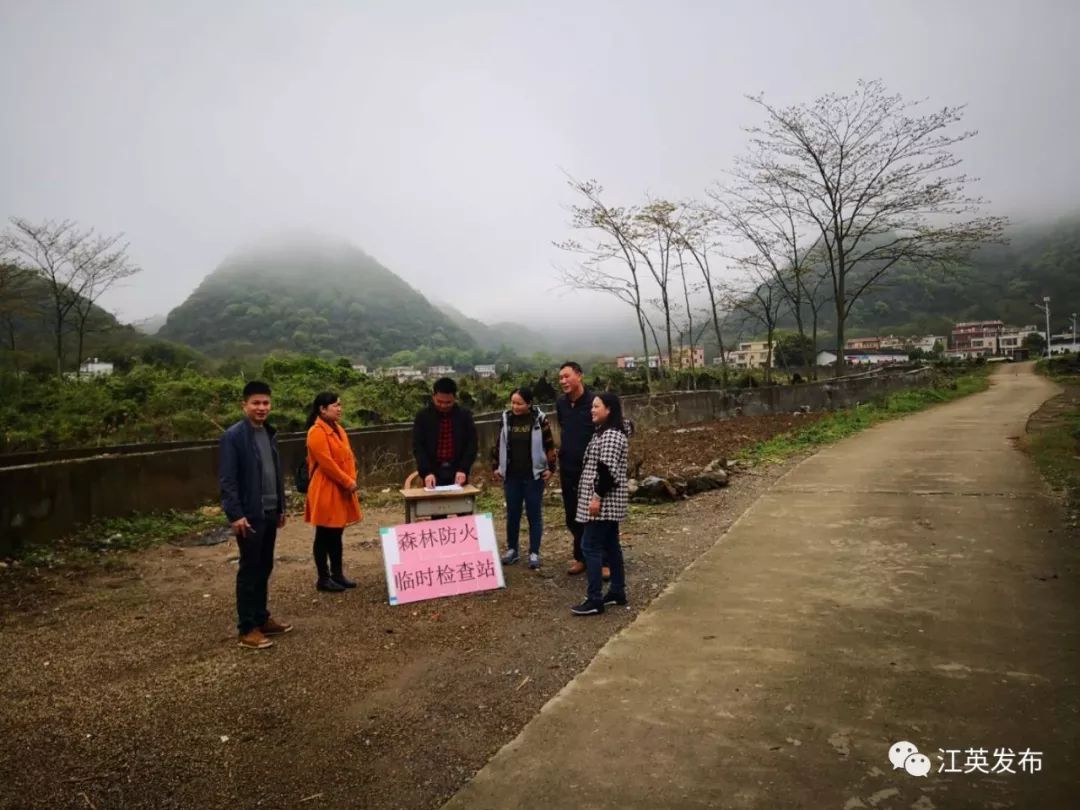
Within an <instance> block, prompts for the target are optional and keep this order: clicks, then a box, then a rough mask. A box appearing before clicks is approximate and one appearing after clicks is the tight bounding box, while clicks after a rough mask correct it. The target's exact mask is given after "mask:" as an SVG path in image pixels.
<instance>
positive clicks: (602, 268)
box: [554, 177, 652, 391]
mask: <svg viewBox="0 0 1080 810" xmlns="http://www.w3.org/2000/svg"><path fill="white" fill-rule="evenodd" d="M567 184H568V185H569V186H570V188H572V189H573V190H574V191H575V192H577V193H578V194H580V195H581V196H582V197H584V198H585V204H584V205H574V206H571V208H570V214H571V220H570V222H571V226H572V227H573V228H574V229H575V230H580V231H585V232H587V233H589V234H590V236H591V238H590V240H589V242H588V243H587V244H586V243H584V242H579V241H577V240H575V239H567V240H564V241H562V242H555V243H554V244H555V247H557V248H559V249H560V250H565V251H567V252H568V253H571V254H574V255H575V256H577V257H579V258H578V264H577V266H576V267H575V268H573V269H571V270H562V271H560V274H561V277H562V282H563V284H564V285H566V286H568V287H572V288H574V289H578V290H592V291H595V292H602V293H606V294H608V295H612V296H614V297H615V298H617V299H618V300H620V301H622V302H623V303H626V304H629V305H630V306H631V307H633V309H634V316H635V317H636V318H637V323H638V330H639V332H640V333H641V346H642V349H643V350H644V352H645V384H646V386H647V387H648V389H649V390H650V391H651V390H652V377H651V374H650V372H649V340H648V336H647V332H646V327H649V328H650V329H651V324H650V323H649V321H648V317H647V315H646V313H645V304H646V301H645V299H644V297H643V295H642V289H641V276H640V268H639V266H638V260H639V258H640V255H641V254H640V252H639V250H638V248H637V246H636V242H637V240H638V239H640V235H641V234H640V231H639V229H638V224H637V213H638V212H637V210H636V209H635V208H620V207H610V206H608V205H606V204H605V203H604V202H603V201H602V199H601V195H602V194H603V192H604V189H603V187H602V186H601V185H600V184H599V183H598V182H597V181H596V180H584V181H581V180H575V179H574V178H572V177H570V178H568V180H567Z"/></svg>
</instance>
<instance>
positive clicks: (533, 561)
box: [529, 554, 540, 571]
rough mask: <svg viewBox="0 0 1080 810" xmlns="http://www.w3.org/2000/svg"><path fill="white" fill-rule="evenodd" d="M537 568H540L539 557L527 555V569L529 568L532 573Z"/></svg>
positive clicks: (537, 555)
mask: <svg viewBox="0 0 1080 810" xmlns="http://www.w3.org/2000/svg"><path fill="white" fill-rule="evenodd" d="M539 567H540V555H539V554H530V555H529V568H531V569H532V570H533V571H535V570H536V569H538V568H539Z"/></svg>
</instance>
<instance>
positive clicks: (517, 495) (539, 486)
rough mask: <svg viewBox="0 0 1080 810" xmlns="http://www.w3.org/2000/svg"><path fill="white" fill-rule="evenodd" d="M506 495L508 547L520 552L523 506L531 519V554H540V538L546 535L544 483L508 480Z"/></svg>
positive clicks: (538, 480) (541, 481) (505, 486)
mask: <svg viewBox="0 0 1080 810" xmlns="http://www.w3.org/2000/svg"><path fill="white" fill-rule="evenodd" d="M503 493H504V494H505V495H506V547H507V548H510V549H513V550H514V551H517V550H518V533H519V532H520V531H521V506H522V503H524V505H525V514H526V516H527V517H528V518H529V553H530V554H539V553H540V538H541V537H542V536H543V534H544V512H543V508H542V507H543V500H544V481H543V480H542V479H533V478H507V479H506V480H505V481H503Z"/></svg>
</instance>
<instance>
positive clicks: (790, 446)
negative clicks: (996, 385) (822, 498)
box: [737, 366, 990, 464]
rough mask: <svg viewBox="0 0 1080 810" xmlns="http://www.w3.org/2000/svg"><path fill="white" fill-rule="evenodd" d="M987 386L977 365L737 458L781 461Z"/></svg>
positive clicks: (783, 436) (792, 433)
mask: <svg viewBox="0 0 1080 810" xmlns="http://www.w3.org/2000/svg"><path fill="white" fill-rule="evenodd" d="M989 385H990V369H989V368H987V367H985V366H980V367H976V368H975V369H974V370H972V371H969V372H967V373H965V374H962V375H960V376H957V377H942V378H941V379H940V380H936V381H935V382H934V383H933V384H932V385H929V386H926V387H924V388H913V389H911V390H910V391H898V392H896V393H895V394H889V395H888V396H887V397H885V398H884V399H881V400H876V401H874V402H867V403H865V404H863V405H856V406H855V407H854V408H848V409H846V410H842V411H835V412H833V413H830V414H828V415H826V416H824V417H822V418H821V419H819V420H817V421H816V422H814V423H813V424H810V425H807V426H806V427H804V428H800V429H799V430H793V431H789V432H787V433H781V434H780V435H779V436H773V437H772V438H771V439H768V440H767V441H764V442H759V443H758V444H755V445H753V446H751V447H748V448H746V449H745V450H743V451H742V452H740V453H739V454H738V456H737V457H738V458H739V459H740V460H742V461H748V462H750V463H753V464H763V463H764V464H769V463H774V462H779V461H783V460H785V459H787V458H790V457H791V456H794V455H797V454H799V453H803V452H805V451H807V450H812V449H814V448H815V447H820V446H822V445H826V444H832V443H833V442H836V441H839V440H840V439H843V438H845V437H847V436H850V435H852V434H853V433H858V432H859V431H860V430H865V429H866V428H868V427H870V426H871V425H876V424H877V423H878V422H884V421H886V420H888V419H896V418H897V417H900V416H906V415H907V414H909V413H914V412H916V411H921V410H923V409H924V408H928V407H929V406H931V405H936V404H938V403H941V402H949V401H951V400H954V399H959V398H960V397H966V396H968V395H969V394H976V393H978V392H980V391H985V390H986V389H987V388H988V387H989Z"/></svg>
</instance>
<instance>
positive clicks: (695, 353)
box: [615, 346, 705, 371]
mask: <svg viewBox="0 0 1080 810" xmlns="http://www.w3.org/2000/svg"><path fill="white" fill-rule="evenodd" d="M646 363H647V364H648V366H649V368H660V367H661V365H662V366H663V367H664V368H672V367H674V368H678V369H691V368H703V367H704V366H705V347H704V346H693V347H690V346H682V347H680V348H679V350H678V351H676V352H672V353H671V354H664V355H656V354H650V355H649V356H648V357H647V358H646V357H635V356H634V355H632V354H625V355H620V356H619V357H616V358H615V367H616V368H621V369H624V370H626V371H630V370H632V369H636V368H645V365H646Z"/></svg>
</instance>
